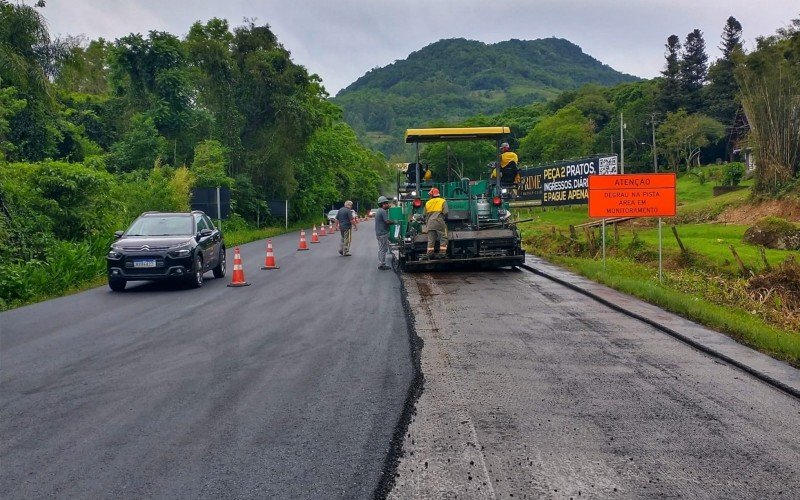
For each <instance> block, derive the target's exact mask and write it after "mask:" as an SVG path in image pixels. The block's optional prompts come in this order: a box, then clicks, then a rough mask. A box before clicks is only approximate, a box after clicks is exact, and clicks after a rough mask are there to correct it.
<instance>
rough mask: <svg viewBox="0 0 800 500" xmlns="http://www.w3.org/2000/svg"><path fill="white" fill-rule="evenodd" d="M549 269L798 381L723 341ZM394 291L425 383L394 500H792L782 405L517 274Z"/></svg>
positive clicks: (799, 477) (669, 343) (431, 280)
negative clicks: (410, 317) (418, 345)
mask: <svg viewBox="0 0 800 500" xmlns="http://www.w3.org/2000/svg"><path fill="white" fill-rule="evenodd" d="M532 263H533V264H532V265H533V266H534V267H538V266H541V267H542V268H544V267H545V264H544V263H542V262H541V261H537V260H535V259H533V260H532ZM546 272H547V273H549V274H552V275H559V278H560V279H562V280H563V281H565V282H571V283H573V284H575V285H576V286H577V287H578V288H583V287H586V288H591V289H592V290H593V292H595V293H596V294H602V295H605V296H606V297H607V298H608V299H609V300H611V301H614V302H616V303H619V304H622V305H624V306H626V307H630V308H632V309H636V310H637V311H638V312H639V313H640V314H642V315H647V316H648V317H650V318H652V319H656V320H658V321H663V322H665V323H669V325H670V327H671V328H673V329H675V330H677V331H680V332H682V333H684V334H685V335H686V336H687V337H691V338H693V339H696V340H697V341H698V342H704V343H708V345H709V346H710V347H711V348H712V349H715V350H718V351H721V352H725V353H726V355H727V356H728V357H729V358H731V359H740V360H745V361H747V362H749V363H753V365H754V366H755V367H756V369H757V370H758V371H759V372H763V373H768V374H771V375H772V376H774V377H781V378H782V380H783V381H784V382H785V383H786V384H787V386H789V385H795V384H796V383H797V382H798V381H799V380H800V377H799V376H798V370H796V369H794V368H792V367H790V366H788V365H786V364H783V363H780V362H778V361H775V360H770V359H764V358H765V356H762V355H760V354H758V353H755V355H754V354H753V353H752V351H751V352H750V353H749V354H748V353H743V352H742V351H748V350H747V349H746V348H745V347H743V346H740V345H738V346H737V345H732V344H734V343H733V342H731V341H729V339H727V338H725V337H723V336H722V335H721V334H718V333H714V332H708V331H701V330H703V329H702V328H701V327H699V326H697V325H694V324H691V322H688V321H686V320H683V319H682V318H675V317H672V316H671V315H669V314H667V313H665V312H664V311H660V310H658V308H655V307H653V306H648V305H644V304H641V303H638V301H636V300H635V299H632V298H630V297H625V296H623V295H622V294H618V293H616V292H613V291H604V290H600V288H603V287H601V286H600V285H596V284H593V283H591V282H588V281H587V280H584V279H581V278H578V277H576V276H574V275H570V273H566V272H563V270H558V269H557V268H555V267H554V266H547V268H546ZM403 279H404V281H405V287H406V290H407V292H408V302H409V305H410V309H411V310H413V311H414V330H415V332H416V335H418V336H419V337H420V339H421V342H422V343H423V345H424V347H423V348H422V350H421V361H420V362H421V367H422V372H423V373H424V375H425V380H424V390H423V392H422V394H421V396H420V398H419V400H418V401H417V402H416V406H415V409H414V412H413V418H412V420H411V423H410V425H409V427H408V430H407V432H406V437H405V440H404V443H403V456H402V458H401V459H400V461H399V465H398V467H397V472H396V474H397V476H396V481H395V485H394V489H393V490H392V492H391V494H390V498H396V499H406V498H511V497H513V498H575V499H578V498H725V499H731V498H743V499H751V498H798V492H800V437H799V436H800V432H798V429H800V399H798V398H796V397H795V396H792V395H791V394H790V393H787V392H786V391H784V390H780V389H776V388H775V387H773V386H770V385H768V384H766V383H764V382H763V381H761V380H759V379H757V378H755V377H753V376H752V375H750V374H749V373H746V372H745V371H743V370H741V369H739V368H736V367H733V366H731V365H730V364H728V363H726V362H723V361H720V359H718V358H716V357H713V356H710V355H708V354H706V353H704V352H701V351H699V350H697V349H695V348H693V347H690V346H689V345H687V344H686V343H684V342H682V341H680V340H677V339H676V338H673V337H672V336H670V335H667V334H666V333H664V332H663V331H660V330H658V329H656V328H654V327H653V326H652V325H649V324H646V323H644V322H642V321H640V320H638V319H633V318H631V317H628V316H626V315H623V314H621V313H620V312H618V311H616V310H613V309H611V308H609V307H608V306H607V305H604V304H602V303H600V302H598V301H596V300H594V299H592V298H589V297H587V296H586V295H584V294H582V293H579V292H578V291H576V290H573V289H570V288H567V287H565V286H563V285H562V284H559V283H556V282H554V281H551V280H549V279H545V278H544V277H542V276H540V275H536V274H533V273H530V272H527V271H494V272H488V271H487V272H472V273H430V274H416V275H411V274H406V275H404V276H403ZM611 292H613V293H611ZM614 294H616V295H614ZM722 339H724V341H723V340H722Z"/></svg>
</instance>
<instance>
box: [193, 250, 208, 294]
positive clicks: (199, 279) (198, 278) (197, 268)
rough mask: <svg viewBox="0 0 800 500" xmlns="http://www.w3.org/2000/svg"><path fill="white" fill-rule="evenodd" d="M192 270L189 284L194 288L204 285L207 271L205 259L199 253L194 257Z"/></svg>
mask: <svg viewBox="0 0 800 500" xmlns="http://www.w3.org/2000/svg"><path fill="white" fill-rule="evenodd" d="M192 271H193V272H192V276H191V279H190V281H189V286H190V287H192V288H200V287H201V286H203V274H205V271H204V270H203V259H201V258H200V256H199V255H198V256H196V257H195V258H194V266H193V267H192Z"/></svg>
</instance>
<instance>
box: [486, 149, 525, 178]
mask: <svg viewBox="0 0 800 500" xmlns="http://www.w3.org/2000/svg"><path fill="white" fill-rule="evenodd" d="M496 178H497V168H495V169H494V170H492V179H496ZM519 182H520V176H519V157H518V156H517V153H515V152H513V151H511V147H510V146H509V145H508V143H507V142H504V143H503V144H501V145H500V184H501V185H503V186H510V185H513V184H519Z"/></svg>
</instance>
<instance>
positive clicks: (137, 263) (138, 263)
mask: <svg viewBox="0 0 800 500" xmlns="http://www.w3.org/2000/svg"><path fill="white" fill-rule="evenodd" d="M133 267H135V268H142V267H156V260H155V259H147V260H134V261H133Z"/></svg>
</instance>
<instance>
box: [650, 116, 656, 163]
mask: <svg viewBox="0 0 800 500" xmlns="http://www.w3.org/2000/svg"><path fill="white" fill-rule="evenodd" d="M650 126H651V127H652V129H653V172H654V173H658V160H657V159H656V158H657V157H656V114H655V113H653V114H651V115H650Z"/></svg>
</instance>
